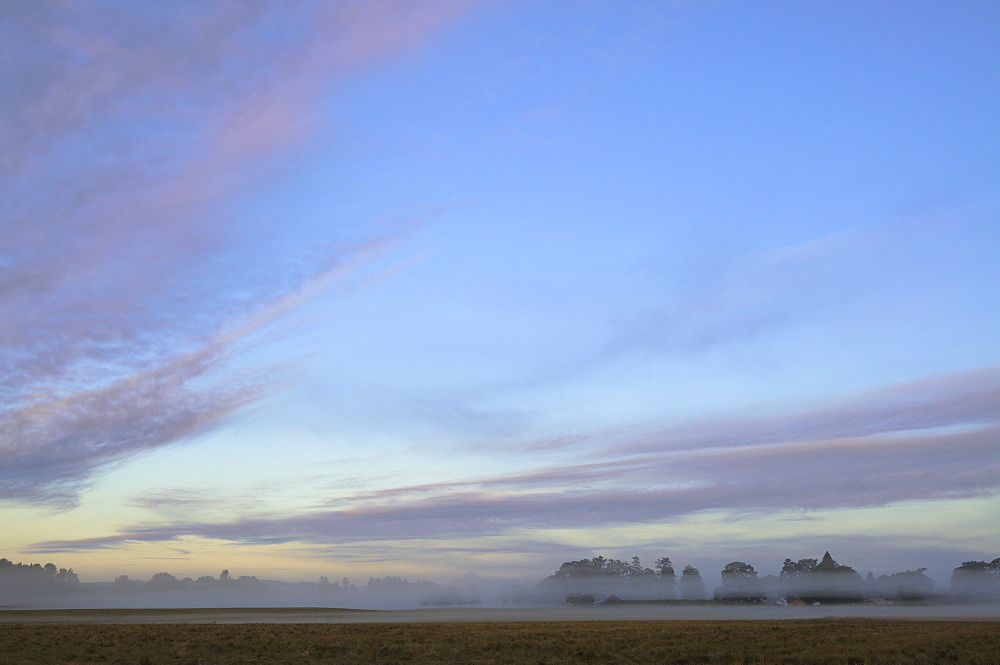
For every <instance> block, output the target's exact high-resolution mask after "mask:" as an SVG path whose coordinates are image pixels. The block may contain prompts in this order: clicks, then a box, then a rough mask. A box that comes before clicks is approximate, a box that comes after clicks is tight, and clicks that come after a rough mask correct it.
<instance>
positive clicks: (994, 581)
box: [951, 557, 1000, 602]
mask: <svg viewBox="0 0 1000 665" xmlns="http://www.w3.org/2000/svg"><path fill="white" fill-rule="evenodd" d="M951 593H952V595H954V596H955V597H957V598H959V599H963V600H973V601H978V602H982V601H990V600H1000V557H998V558H996V559H993V561H990V562H989V563H987V562H986V561H966V562H964V563H963V564H962V565H961V566H959V567H958V568H956V569H955V570H953V571H952V573H951Z"/></svg>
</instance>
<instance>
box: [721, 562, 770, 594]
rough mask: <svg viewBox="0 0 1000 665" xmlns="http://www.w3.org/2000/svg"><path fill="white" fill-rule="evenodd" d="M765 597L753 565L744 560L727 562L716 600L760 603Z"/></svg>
mask: <svg viewBox="0 0 1000 665" xmlns="http://www.w3.org/2000/svg"><path fill="white" fill-rule="evenodd" d="M764 598H765V594H764V592H763V591H762V590H761V588H760V580H758V579H757V571H756V570H754V568H753V566H751V565H750V564H747V563H743V562H742V561H733V562H732V563H727V564H726V566H725V567H724V568H723V569H722V586H720V587H719V588H717V589H716V590H715V599H716V600H725V601H730V602H745V603H759V602H762V601H763V600H764Z"/></svg>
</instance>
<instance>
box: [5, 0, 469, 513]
mask: <svg viewBox="0 0 1000 665" xmlns="http://www.w3.org/2000/svg"><path fill="white" fill-rule="evenodd" d="M463 9H464V4H462V3H451V2H416V3H414V2H406V3H396V2H357V3H347V4H344V3H336V4H334V3H324V2H306V3H303V4H299V5H296V6H295V7H290V6H288V5H287V4H285V3H268V2H260V3H257V2H255V3H213V4H203V3H161V4H156V5H133V4H124V5H102V6H93V5H91V4H84V3H75V2H50V3H26V4H24V5H18V6H16V7H13V8H11V9H10V11H9V12H7V14H8V15H7V16H6V18H7V20H6V21H5V23H4V26H3V28H2V30H3V32H2V35H0V36H2V37H3V38H4V39H5V43H6V44H7V46H8V48H9V50H10V52H11V54H12V56H11V57H12V62H10V63H8V64H10V65H11V67H10V68H9V70H8V71H9V72H10V78H9V81H10V85H9V86H8V87H7V88H6V89H5V91H4V92H3V93H0V137H2V138H0V142H2V143H0V154H3V155H5V157H4V158H3V159H2V160H0V175H2V177H0V200H3V201H5V209H4V216H3V219H2V226H0V367H2V368H3V369H2V370H0V386H2V388H0V398H2V400H3V401H2V404H3V406H2V407H0V468H2V469H4V471H5V475H4V478H5V481H4V483H2V484H0V498H16V499H45V498H53V497H55V498H61V499H63V500H72V497H73V496H75V489H74V484H75V483H79V482H83V481H85V480H86V478H88V477H89V476H90V475H91V474H93V473H95V472H97V471H98V470H99V469H100V468H103V467H104V466H106V465H107V464H108V463H111V462H113V461H117V460H120V459H122V458H124V457H126V456H127V455H129V454H134V453H136V452H138V451H141V450H146V449H150V448H155V447H158V446H163V445H169V444H170V443H173V442H176V441H178V440H182V439H184V438H187V437H190V436H191V435H192V434H194V433H197V432H198V431H202V430H203V429H205V428H207V427H211V426H213V425H215V424H217V423H219V422H220V420H221V419H222V418H224V417H226V416H227V415H228V414H230V413H232V411H233V410H235V409H237V408H239V407H240V406H242V405H245V404H247V403H250V402H252V401H253V400H255V399H257V398H258V397H259V396H260V394H261V392H260V390H259V386H256V385H253V382H252V381H251V382H250V383H249V384H247V385H242V384H241V383H240V382H239V381H236V383H235V384H233V385H236V386H237V387H235V388H232V389H223V388H222V387H221V385H222V380H223V377H225V379H226V381H229V380H231V379H232V375H226V374H225V373H224V372H221V370H223V369H224V368H225V367H226V366H227V365H226V363H225V362H224V361H225V360H226V359H227V358H228V357H229V353H230V351H231V350H232V348H233V345H234V344H236V343H237V342H239V341H240V340H241V339H243V338H245V337H246V336H247V335H249V334H250V333H251V332H253V331H256V330H259V329H261V328H262V327H264V326H266V325H268V324H271V323H273V322H274V321H276V320H277V318H279V317H280V316H282V315H285V314H287V313H288V312H289V311H291V310H292V309H293V308H294V307H295V306H296V305H297V304H300V303H301V302H303V300H304V299H305V298H307V297H308V295H309V293H312V292H315V291H317V290H318V289H320V288H322V286H323V285H327V286H329V285H330V284H331V283H334V282H335V281H336V279H337V277H338V276H340V275H342V274H343V272H344V271H345V270H348V269H349V268H350V266H351V265H353V264H352V262H356V261H358V260H361V259H362V258H363V257H365V256H367V255H370V254H371V253H372V252H374V251H378V249H379V248H380V247H382V246H384V245H385V244H386V243H387V242H390V240H391V236H390V235H386V236H385V237H384V238H381V239H376V240H374V241H372V242H370V243H359V245H358V246H357V247H355V248H353V249H344V250H342V251H340V252H338V253H336V254H334V255H330V256H325V257H322V258H320V259H310V260H304V259H303V257H308V256H311V255H315V254H317V252H316V247H315V245H317V244H318V242H319V241H320V240H321V239H320V238H317V237H313V238H309V237H304V239H303V241H302V244H301V245H300V246H299V247H298V248H294V247H293V248H291V249H290V250H289V252H290V253H288V254H280V253H275V252H273V251H269V249H268V248H269V246H270V244H269V243H270V241H271V239H273V238H274V237H276V234H279V233H281V232H282V228H280V227H281V226H282V225H283V224H284V223H285V222H286V220H276V225H275V228H270V229H269V228H266V227H263V226H262V225H260V224H257V225H256V226H253V227H251V226H249V225H248V224H247V222H246V221H245V220H241V219H239V218H237V217H236V216H235V215H234V214H233V213H231V212H227V209H228V208H229V207H230V203H231V202H232V201H233V200H235V197H237V196H239V195H240V194H242V193H243V192H246V191H248V190H249V189H250V188H252V187H257V186H259V184H260V183H261V182H266V180H267V177H268V175H269V174H270V173H272V169H273V167H274V165H275V164H278V163H280V160H281V159H282V158H283V156H284V155H286V154H289V152H290V151H294V150H296V149H298V148H299V147H300V146H301V145H302V144H303V143H304V142H305V141H306V140H307V139H308V138H309V137H310V136H312V135H314V133H315V132H316V131H317V129H318V128H319V127H320V118H321V117H322V116H321V114H320V113H319V112H318V110H319V108H320V106H321V105H322V104H323V102H324V101H325V99H326V98H327V97H328V96H329V95H330V94H332V93H334V92H335V91H336V86H337V84H338V83H339V82H340V81H342V80H343V78H344V77H345V76H347V75H349V74H351V73H352V72H355V71H357V70H358V68H359V67H362V66H365V65H369V64H371V63H374V62H376V61H377V60H379V59H381V58H384V57H389V56H393V55H396V54H398V53H399V52H400V50H401V49H404V48H406V47H408V46H410V45H412V44H414V43H417V42H419V41H420V40H422V39H426V38H427V36H428V35H429V34H431V33H432V32H433V31H434V30H435V29H437V28H439V27H441V26H443V25H446V24H447V23H448V22H449V21H452V20H454V19H455V18H456V17H457V16H458V15H459V14H460V13H461V12H462V11H463ZM5 69H6V66H5ZM6 75H7V74H6V73H5V76H6ZM322 240H327V239H326V238H323V239H322ZM151 368H152V369H151ZM154 397H155V399H154ZM154 401H155V402H158V403H159V406H158V407H155V408H154V407H153V402H154ZM56 452H58V453H59V454H58V456H55V455H54V453H56ZM49 457H51V458H52V459H53V460H55V459H60V460H62V461H61V462H56V461H51V462H45V460H46V459H48V458H49Z"/></svg>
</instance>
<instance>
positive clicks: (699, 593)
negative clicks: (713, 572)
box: [680, 566, 705, 600]
mask: <svg viewBox="0 0 1000 665" xmlns="http://www.w3.org/2000/svg"><path fill="white" fill-rule="evenodd" d="M680 585H681V598H683V599H684V600H701V599H703V598H704V597H705V582H704V581H703V580H702V579H701V573H699V572H698V569H697V568H695V567H694V566H684V570H682V571H681V582H680Z"/></svg>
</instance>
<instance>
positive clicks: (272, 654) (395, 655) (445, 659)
mask: <svg viewBox="0 0 1000 665" xmlns="http://www.w3.org/2000/svg"><path fill="white" fill-rule="evenodd" d="M11 618H14V617H9V618H8V621H9V619H11ZM291 620H292V621H295V620H294V619H291ZM88 662H89V663H122V664H125V663H128V664H129V665H138V664H141V665H168V664H171V665H172V664H175V663H176V664H184V665H195V664H198V663H220V664H236V663H274V664H277V663H289V664H291V663H344V664H347V663H482V664H488V663H489V664H492V663H496V664H500V663H504V664H521V663H524V664H527V663H531V664H532V665H535V664H538V663H547V664H550V665H554V664H558V663H774V664H777V663H829V664H831V665H832V664H838V665H839V664H848V663H851V664H859V665H860V664H867V663H872V664H876V663H893V664H897V663H970V664H984V665H985V664H991V665H992V664H996V663H1000V622H997V621H994V620H981V621H965V620H940V621H927V620H922V621H917V620H903V619H854V618H831V619H802V620H785V621H773V620H756V621H726V620H722V621H686V620H679V621H676V620H675V621H548V622H513V621H505V622H473V623H466V622H463V623H458V622H428V623H226V624H221V623H220V624H213V623H29V622H6V623H5V624H4V625H3V626H2V629H0V664H2V665H28V664H48V663H88Z"/></svg>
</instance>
